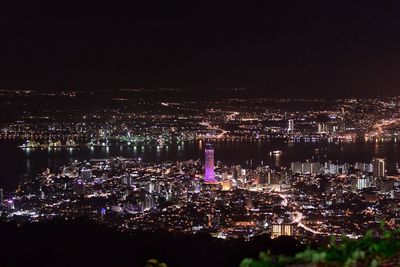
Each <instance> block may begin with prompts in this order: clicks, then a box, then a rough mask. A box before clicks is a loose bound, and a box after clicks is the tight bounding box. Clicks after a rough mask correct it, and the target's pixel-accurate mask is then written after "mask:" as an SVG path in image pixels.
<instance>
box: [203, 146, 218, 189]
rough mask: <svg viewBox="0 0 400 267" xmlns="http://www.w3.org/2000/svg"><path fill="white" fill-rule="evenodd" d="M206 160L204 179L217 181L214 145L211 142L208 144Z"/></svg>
mask: <svg viewBox="0 0 400 267" xmlns="http://www.w3.org/2000/svg"><path fill="white" fill-rule="evenodd" d="M204 152H205V162H204V172H205V173H204V181H205V182H215V181H216V180H215V173H214V147H213V146H212V145H211V144H206V148H205V151H204Z"/></svg>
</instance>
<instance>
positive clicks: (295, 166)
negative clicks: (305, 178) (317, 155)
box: [290, 161, 303, 173]
mask: <svg viewBox="0 0 400 267" xmlns="http://www.w3.org/2000/svg"><path fill="white" fill-rule="evenodd" d="M290 168H291V170H292V172H293V173H302V171H303V169H302V165H301V162H299V161H296V162H292V163H291V164H290Z"/></svg>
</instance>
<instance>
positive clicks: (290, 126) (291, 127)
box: [288, 120, 294, 133]
mask: <svg viewBox="0 0 400 267" xmlns="http://www.w3.org/2000/svg"><path fill="white" fill-rule="evenodd" d="M293 132H294V120H289V121H288V133H293Z"/></svg>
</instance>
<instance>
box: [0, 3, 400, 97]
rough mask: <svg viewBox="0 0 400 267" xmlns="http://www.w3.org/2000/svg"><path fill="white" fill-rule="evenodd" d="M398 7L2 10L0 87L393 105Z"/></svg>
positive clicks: (8, 6)
mask: <svg viewBox="0 0 400 267" xmlns="http://www.w3.org/2000/svg"><path fill="white" fill-rule="evenodd" d="M399 7H400V5H399V3H396V2H395V1H386V2H385V3H378V2H375V1H352V2H351V3H350V2H348V1H337V2H335V3H329V4H327V3H320V2H318V1H310V2H307V3H305V2H301V3H294V2H293V3H286V4H282V3H281V4H279V3H273V4H271V3H253V4H244V3H232V2H230V3H222V2H220V3H217V4H212V5H210V4H208V5H207V4H203V5H196V4H194V3H186V4H179V3H176V2H169V3H163V4H159V3H148V4H144V3H140V4H134V3H130V4H127V5H117V4H113V3H108V4H107V5H102V4H100V3H96V4H90V3H85V4H83V3H80V2H78V1H72V2H68V3H62V4H60V3H57V4H54V3H51V2H40V3H35V4H34V3H28V4H25V5H22V4H20V5H19V6H15V5H13V4H10V3H9V4H6V5H5V6H4V7H3V8H2V11H1V13H2V14H1V17H0V30H1V31H2V42H1V43H0V56H1V58H2V64H0V72H1V73H2V77H3V79H1V80H0V88H15V89H16V88H21V89H29V88H34V89H50V88H60V89H67V88H77V89H84V88H87V89H92V90H103V89H117V88H140V87H144V88H160V87H167V88H168V87H171V88H198V89H200V90H202V91H204V92H205V93H207V92H209V91H210V90H209V89H208V88H247V89H250V90H251V91H253V92H255V94H258V92H260V93H259V94H260V95H262V96H268V95H270V96H271V97H275V96H285V97H298V96H303V97H305V98H309V97H323V96H324V97H337V98H341V97H355V96H357V97H364V96H377V95H388V96H390V95H396V94H397V92H398V89H397V88H398V85H399V83H400V78H398V77H397V75H396V74H397V69H398V68H399V66H398V64H399V63H398V62H399V61H398V60H397V59H398V58H399V56H400V54H399V52H398V48H397V47H398V46H399V44H400V37H399V36H400V35H399V34H398V29H399V26H400V18H399V17H398V16H397V13H398V12H397V11H398V10H399Z"/></svg>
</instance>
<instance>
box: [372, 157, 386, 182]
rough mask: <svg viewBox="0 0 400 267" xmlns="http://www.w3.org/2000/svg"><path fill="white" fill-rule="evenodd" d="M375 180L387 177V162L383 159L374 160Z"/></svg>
mask: <svg viewBox="0 0 400 267" xmlns="http://www.w3.org/2000/svg"><path fill="white" fill-rule="evenodd" d="M372 165H373V172H374V178H380V177H385V176H386V173H385V170H386V160H385V159H382V158H374V159H373V160H372Z"/></svg>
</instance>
